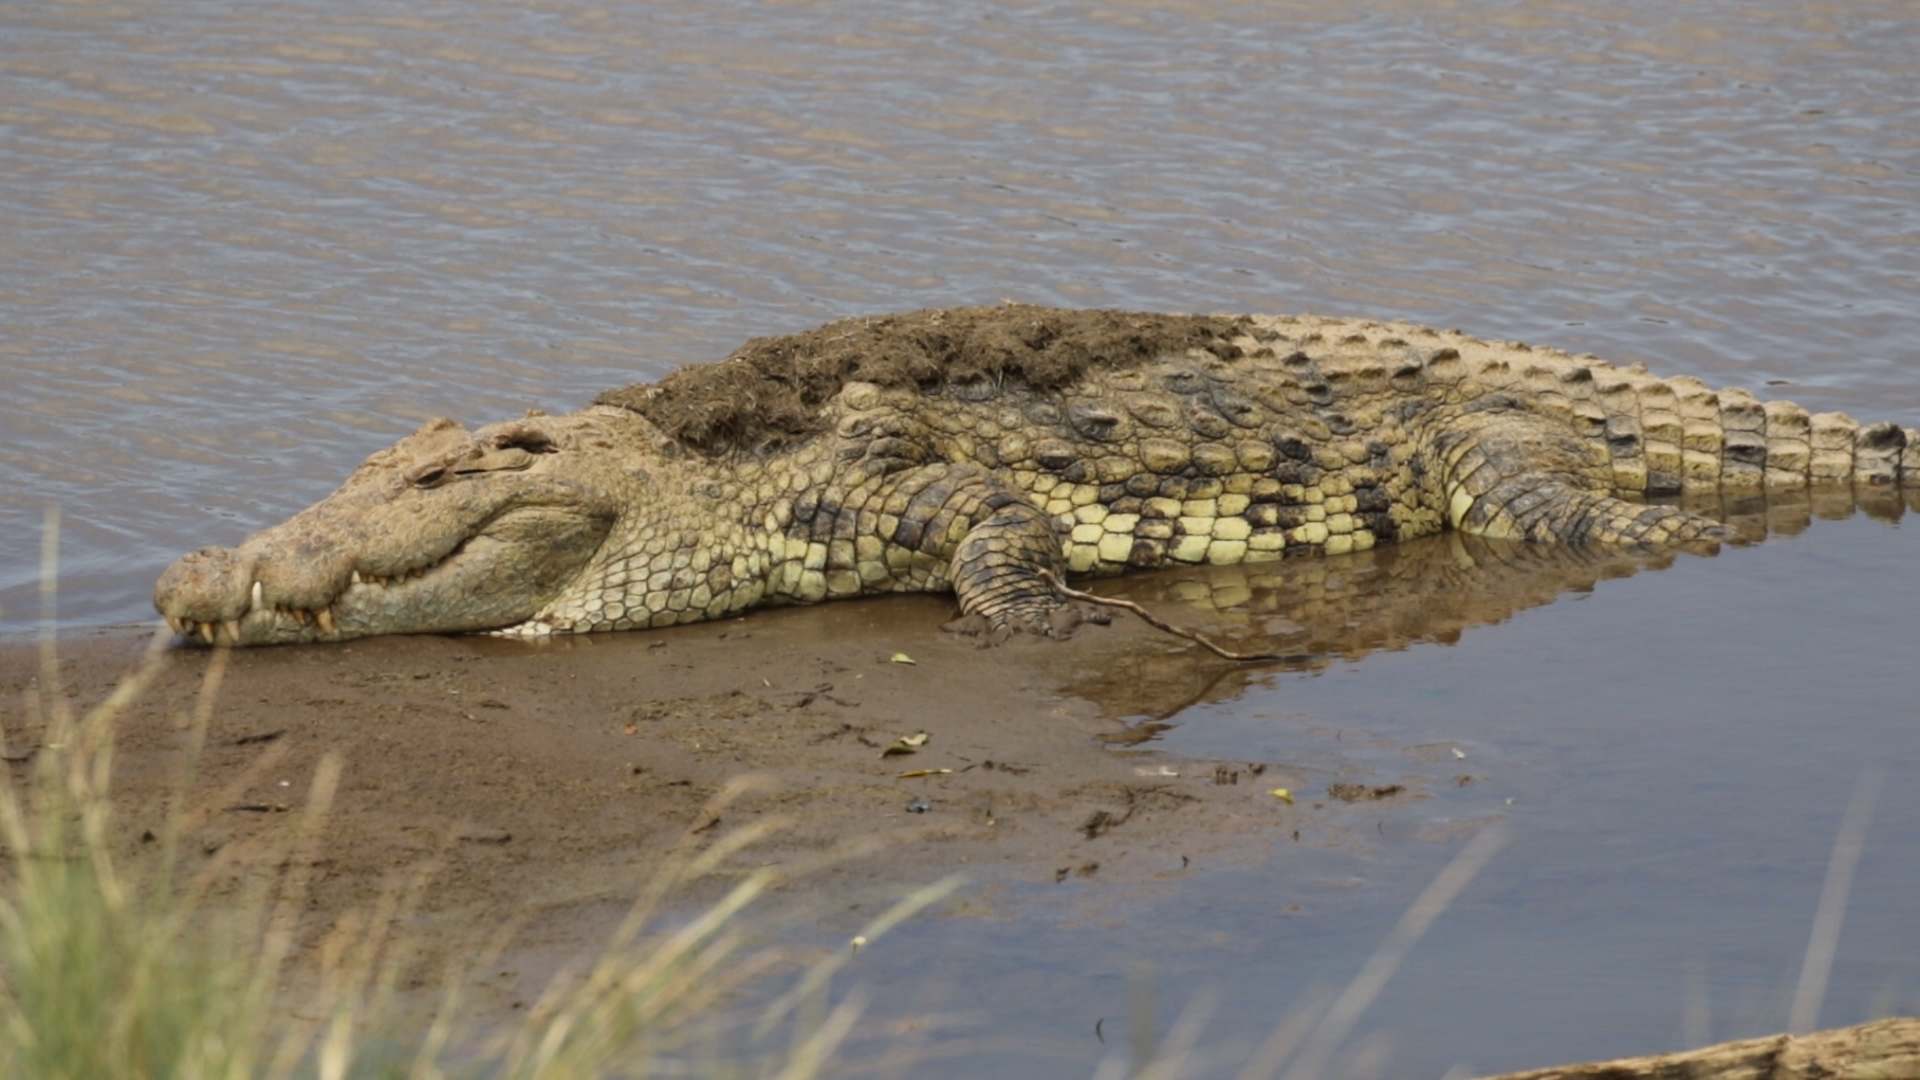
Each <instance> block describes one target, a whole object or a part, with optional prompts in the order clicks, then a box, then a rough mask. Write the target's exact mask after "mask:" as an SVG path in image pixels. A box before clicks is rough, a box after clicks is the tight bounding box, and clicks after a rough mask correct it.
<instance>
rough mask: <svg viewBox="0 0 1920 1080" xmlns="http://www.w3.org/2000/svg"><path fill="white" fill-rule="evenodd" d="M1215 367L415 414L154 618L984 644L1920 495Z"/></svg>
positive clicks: (1555, 375)
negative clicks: (1320, 569) (790, 399)
mask: <svg viewBox="0 0 1920 1080" xmlns="http://www.w3.org/2000/svg"><path fill="white" fill-rule="evenodd" d="M1232 344H1233V345H1234V346H1237V351H1238V352H1239V353H1240V354H1241V355H1239V356H1238V357H1237V358H1234V359H1221V358H1220V357H1219V356H1217V355H1215V354H1214V353H1211V352H1203V351H1200V350H1197V349H1196V350H1192V351H1190V352H1188V353H1186V354H1183V355H1176V356H1164V357H1161V358H1160V359H1157V360H1152V361H1149V362H1145V363H1140V364H1133V365H1118V366H1106V367H1101V366H1094V367H1091V368H1089V369H1088V370H1087V371H1086V372H1085V373H1084V375H1083V376H1081V377H1080V378H1079V379H1078V380H1077V381H1075V382H1073V383H1072V384H1071V385H1068V386H1066V387H1064V388H1061V389H1058V390H1044V391H1043V390H1036V389H1033V388H1032V387H1031V386H1029V385H1027V384H1026V383H1025V382H1023V381H1021V380H1020V379H1018V378H1009V379H1003V380H1000V381H998V382H996V381H994V380H983V379H974V380H971V381H968V382H965V383H948V384H946V385H935V386H933V387H931V388H929V389H898V388H884V387H881V386H878V385H875V384H872V383H862V382H847V383H845V384H844V385H842V386H840V388H839V390H838V392H837V393H835V394H833V395H832V397H831V398H830V399H828V400H827V401H826V402H825V404H824V405H822V406H821V414H820V416H819V418H818V419H819V420H821V421H822V422H823V423H822V427H821V430H820V431H819V432H818V433H816V434H813V435H810V436H808V437H806V438H804V439H803V440H801V441H799V442H797V443H794V444H791V445H785V446H782V447H780V448H778V449H774V450H759V451H756V450H751V449H731V450H721V451H707V450H700V449H695V448H693V447H692V446H690V445H686V444H683V443H680V442H676V441H675V440H674V439H672V438H670V437H668V436H667V435H666V434H664V433H663V432H662V431H661V430H660V429H659V428H657V427H655V426H654V425H653V424H652V423H651V422H649V421H648V420H646V419H644V418H643V417H641V416H640V415H638V413H636V412H633V411H629V410H628V409H625V408H620V407H617V406H614V405H595V406H593V407H590V408H588V409H585V410H583V411H581V412H577V413H573V414H569V415H566V416H540V415H533V416H529V417H527V418H526V419H524V420H517V421H512V422H508V423H504V424H495V425H491V426H488V427H484V428H481V429H479V430H478V431H475V432H472V433H470V434H469V433H468V432H466V431H465V430H463V429H461V428H460V427H459V426H458V425H455V424H453V423H452V422H451V421H446V420H436V421H434V422H432V423H430V424H428V425H427V426H426V427H424V428H422V429H421V430H420V431H418V432H415V433H414V434H413V435H411V436H408V437H407V438H406V439H404V440H402V441H401V442H400V443H399V444H398V445H396V446H394V447H392V448H391V449H388V450H385V451H382V452H380V453H378V454H375V455H374V456H373V457H372V458H369V459H368V461H367V462H366V464H364V465H362V466H361V468H360V469H359V470H358V471H357V472H355V473H354V475H353V476H352V477H351V478H349V479H348V481H347V482H346V484H345V485H343V486H342V487H341V488H340V490H338V491H337V492H335V493H334V494H333V495H331V496H329V497H328V498H327V499H326V500H325V501H323V502H321V503H319V504H317V505H316V506H314V507H312V508H310V509H308V510H306V511H304V512H302V513H301V514H299V515H297V516H295V517H294V518H292V519H291V520H289V521H287V522H286V523H284V524H281V525H278V526H275V527H273V528H270V529H267V530H264V531H262V532H260V533H258V534H256V535H254V536H253V537H251V538H249V539H248V540H246V541H245V542H244V543H242V544H241V545H240V546H239V547H237V548H232V549H221V548H205V549H202V550H200V551H197V552H194V553H193V554H190V555H188V556H186V557H184V558H183V559H181V560H180V561H179V562H177V563H176V564H174V566H172V567H171V568H169V569H168V570H167V572H166V573H165V574H164V575H162V577H161V579H160V582H159V584H158V586H157V587H156V589H155V594H154V603H155V606H156V607H158V608H159V610H160V611H161V613H162V614H164V615H165V616H166V617H167V618H168V620H169V622H170V623H171V624H172V625H173V627H174V628H175V629H176V630H178V631H180V632H182V633H185V634H187V635H188V636H190V637H192V638H195V639H197V640H203V641H207V642H219V643H233V644H246V645H251V644H265V643H272V642H295V641H337V640H341V639H345V638H352V637H358V636H363V635H368V634H383V633H418V632H443V633H444V632H460V631H491V632H495V633H502V634H511V635H522V636H536V635H545V634H554V633H582V632H587V631H597V630H625V629H631V628H638V627H653V626H666V625H671V624H674V623H680V622H692V621H696V620H700V619H709V618H716V617H719V616H723V615H728V614H732V613H735V612H740V611H744V610H746V609H748V608H752V607H755V606H758V605H761V604H769V603H813V602H816V601H821V600H829V599H835V598H839V597H847V596H856V595H862V594H868V593H882V592H897V591H939V590H947V589H952V590H953V591H954V592H955V593H956V594H957V595H958V598H959V601H960V606H961V609H962V610H963V611H964V612H967V613H969V614H970V615H973V616H975V617H977V618H978V619H979V620H981V621H983V622H984V623H985V625H986V627H987V628H989V629H990V630H992V631H995V632H998V633H1005V632H1009V631H1014V630H1021V631H1031V632H1036V633H1049V632H1052V631H1053V630H1054V629H1055V626H1056V623H1055V621H1054V620H1055V619H1056V618H1057V616H1058V615H1059V614H1060V611H1061V609H1062V607H1063V604H1062V601H1061V600H1060V599H1059V598H1058V596H1057V595H1056V594H1055V593H1054V591H1053V590H1052V589H1051V588H1049V587H1048V586H1047V585H1046V584H1045V582H1044V581H1043V580H1042V579H1041V577H1040V574H1039V571H1040V570H1042V569H1046V570H1054V571H1060V570H1068V571H1072V572H1075V573H1082V574H1086V573H1092V574H1103V573H1117V572H1119V571H1122V570H1125V569H1130V568H1151V567H1158V566H1167V565H1174V564H1194V563H1203V562H1205V563H1236V562H1241V561H1251V560H1258V559H1274V558H1280V557H1282V556H1294V555H1302V554H1312V553H1320V552H1325V553H1329V554H1337V553H1341V552H1347V551H1359V550H1365V549H1367V548H1370V547H1372V546H1374V545H1375V544H1378V543H1383V542H1386V541H1391V540H1397V539H1403V538H1407V537H1412V536H1419V535H1425V534H1429V533H1434V532H1438V531H1440V530H1443V529H1447V528H1454V529H1459V530H1462V531H1464V532H1468V533H1473V534H1478V535H1482V536H1489V537H1504V538H1513V539H1521V540H1530V541H1537V542H1543V543H1544V542H1564V543H1584V544H1614V545H1626V544H1630V545H1642V546H1682V545H1690V544H1698V543H1711V542H1714V541H1717V540H1720V539H1724V538H1727V537H1729V536H1731V535H1732V534H1731V532H1730V531H1729V530H1728V529H1727V528H1726V527H1724V526H1722V525H1720V524H1719V523H1717V522H1715V521H1713V520H1711V519H1709V518H1705V517H1700V516H1697V515H1694V514H1691V513H1688V512H1685V511H1683V510H1680V509H1677V508H1675V507H1671V506H1665V505H1658V504H1649V503H1646V502H1644V501H1642V500H1644V499H1645V497H1646V496H1648V495H1669V494H1683V493H1688V494H1690V493H1699V492H1708V491H1719V492H1725V493H1740V492H1755V493H1760V492H1766V491H1771V490H1780V489H1806V488H1809V487H1812V488H1816V489H1817V488H1820V487H1823V486H1835V485H1838V486H1848V485H1852V486H1855V487H1860V486H1875V485H1878V486H1887V485H1892V486H1906V487H1908V488H1909V489H1912V488H1914V487H1920V433H1916V432H1914V431H1911V430H1903V429H1902V428H1900V427H1898V426H1896V425H1893V424H1875V425H1872V426H1865V427H1863V426H1861V425H1859V424H1857V423H1855V422H1854V421H1853V420H1851V419H1849V418H1848V417H1846V416H1845V415H1843V414H1840V413H1822V414H1818V415H1813V416H1809V415H1808V414H1807V413H1806V411H1805V410H1803V409H1800V408H1799V407H1797V406H1794V405H1792V404H1789V403H1785V402H1767V403H1764V404H1762V403H1761V402H1758V401H1756V400H1755V399H1754V398H1753V397H1752V396H1751V395H1750V394H1748V393H1746V392H1745V391H1741V390H1723V391H1719V392H1717V393H1716V392H1715V391H1713V390H1711V389H1709V388H1708V387H1707V386H1706V385H1705V384H1703V383H1701V382H1699V381H1698V380H1694V379H1690V378H1674V379H1666V380H1661V379H1656V378H1654V377H1653V376H1651V375H1648V374H1647V373H1646V372H1645V371H1644V370H1642V369H1641V368H1639V367H1638V366H1635V367H1631V368H1616V367H1613V366H1611V365H1608V364H1605V363H1603V362H1600V361H1598V360H1595V359H1593V358H1591V357H1571V356H1568V355H1566V354H1565V353H1561V352H1556V351H1553V350H1549V349H1539V348H1530V347H1528V346H1526V345H1522V344H1518V343H1495V342H1485V341H1479V340H1476V339H1473V338H1469V337H1466V336H1464V335H1462V334H1459V333H1457V332H1451V331H1435V330H1429V329H1425V328H1422V327H1416V326H1410V325H1406V324H1400V323H1383V322H1362V321H1354V320H1340V319H1323V318H1313V317H1300V318H1290V317H1282V318H1274V317H1254V318H1251V319H1248V320H1245V321H1244V322H1243V323H1242V324H1241V326H1240V330H1239V336H1238V337H1236V338H1234V339H1233V342H1232ZM1228 351H1229V353H1231V352H1232V351H1234V350H1228Z"/></svg>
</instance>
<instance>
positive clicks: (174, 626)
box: [167, 615, 187, 634]
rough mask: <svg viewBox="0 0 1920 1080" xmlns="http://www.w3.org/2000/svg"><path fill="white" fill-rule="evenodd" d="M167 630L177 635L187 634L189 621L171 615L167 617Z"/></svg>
mask: <svg viewBox="0 0 1920 1080" xmlns="http://www.w3.org/2000/svg"><path fill="white" fill-rule="evenodd" d="M167 629H169V630H171V631H173V632H174V633H176V634H184V633H186V632H187V620H186V619H184V618H182V617H180V616H178V615H169V616H167Z"/></svg>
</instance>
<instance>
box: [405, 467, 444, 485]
mask: <svg viewBox="0 0 1920 1080" xmlns="http://www.w3.org/2000/svg"><path fill="white" fill-rule="evenodd" d="M446 481H447V467H446V466H445V465H442V464H439V463H438V462H435V463H434V464H431V465H422V466H421V467H419V468H417V469H415V470H413V472H411V473H409V474H408V475H407V483H409V484H412V485H413V486H414V487H417V488H430V487H438V486H440V485H441V484H444V483H446Z"/></svg>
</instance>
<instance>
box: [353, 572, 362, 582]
mask: <svg viewBox="0 0 1920 1080" xmlns="http://www.w3.org/2000/svg"><path fill="white" fill-rule="evenodd" d="M353 583H354V584H355V585H358V584H360V583H361V582H360V571H358V570H355V571H354V572H353Z"/></svg>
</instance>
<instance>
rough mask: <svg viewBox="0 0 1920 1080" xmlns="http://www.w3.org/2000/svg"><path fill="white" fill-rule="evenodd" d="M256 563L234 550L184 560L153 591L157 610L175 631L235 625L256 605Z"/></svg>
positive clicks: (207, 631)
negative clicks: (227, 624)
mask: <svg viewBox="0 0 1920 1080" xmlns="http://www.w3.org/2000/svg"><path fill="white" fill-rule="evenodd" d="M252 589H253V559H251V558H249V557H246V556H243V555H241V554H240V552H238V551H236V550H234V549H233V548H220V547H203V548H201V549H200V550H198V551H195V552H191V553H189V554H187V555H184V556H182V557H181V558H180V559H179V560H178V561H177V562H175V563H174V564H173V565H172V566H169V567H167V570H166V572H165V573H163V574H161V575H160V581H159V582H158V583H157V584H156V585H155V586H154V587H153V606H154V607H156V608H158V609H159V610H160V614H162V615H165V616H166V617H167V622H168V623H169V624H170V625H172V626H173V628H174V629H175V630H178V631H180V632H182V633H191V632H193V631H195V630H200V631H203V632H204V633H205V634H206V636H207V638H208V640H212V639H213V633H212V628H213V627H214V626H215V625H220V624H225V623H231V622H233V621H235V620H237V619H239V618H240V617H241V616H242V615H245V614H246V613H247V609H248V607H250V606H251V603H252Z"/></svg>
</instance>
